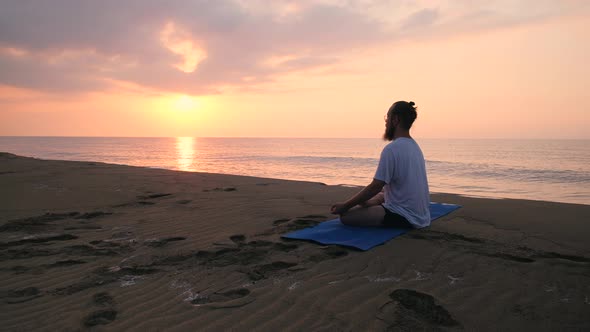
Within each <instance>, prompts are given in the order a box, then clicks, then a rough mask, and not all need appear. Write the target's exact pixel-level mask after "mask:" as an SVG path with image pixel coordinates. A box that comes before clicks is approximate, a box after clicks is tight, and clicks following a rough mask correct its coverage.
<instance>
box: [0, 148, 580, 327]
mask: <svg viewBox="0 0 590 332" xmlns="http://www.w3.org/2000/svg"><path fill="white" fill-rule="evenodd" d="M356 191H358V188H347V187H341V186H326V185H323V184H320V183H312V182H297V181H285V180H276V179H263V178H254V177H242V176H232V175H219V174H205V173H189V172H177V171H170V170H160V169H147V168H140V167H130V166H121V165H111V164H103V163H94V162H71V161H47V160H38V159H33V158H24V157H18V156H14V155H11V154H7V153H3V154H0V276H1V284H0V320H1V324H0V329H2V330H26V331H28V330H47V331H58V330H60V331H69V330H80V329H87V328H90V329H93V330H142V331H152V330H170V331H194V330H199V331H201V330H210V331H224V330H241V331H249V330H262V331H275V330H286V331H303V330H305V331H307V330H311V331H383V330H388V329H389V330H394V331H397V330H400V331H404V330H407V331H414V330H449V331H452V330H468V331H471V330H478V331H488V330H489V331H492V330H503V331H523V330H538V331H549V330H560V331H564V330H565V331H570V330H571V331H581V330H590V240H589V239H590V227H589V226H590V205H575V204H562V203H550V202H540V201H525V200H507V199H483V198H470V197H463V196H458V195H449V194H432V200H433V201H437V202H446V203H455V204H460V205H462V206H463V207H462V208H461V209H459V210H457V211H455V212H453V213H452V214H450V215H448V216H445V217H443V218H441V219H439V220H437V221H435V222H434V223H433V224H432V226H431V227H429V228H426V229H421V230H414V231H411V232H409V233H407V234H405V235H402V236H400V237H398V238H395V239H393V240H391V241H389V242H387V243H385V244H384V245H381V246H378V247H376V248H374V249H372V250H370V251H367V252H361V251H357V250H352V249H347V248H344V247H339V246H322V245H318V244H314V243H311V242H305V241H286V240H281V238H280V235H281V234H283V233H285V232H288V231H290V230H295V229H300V228H303V227H308V226H310V225H314V224H317V223H319V222H321V221H325V220H329V219H332V218H333V216H331V215H330V214H329V208H330V206H331V204H332V203H334V202H337V201H342V200H344V199H346V198H348V197H349V196H350V195H351V194H353V193H355V192H356Z"/></svg>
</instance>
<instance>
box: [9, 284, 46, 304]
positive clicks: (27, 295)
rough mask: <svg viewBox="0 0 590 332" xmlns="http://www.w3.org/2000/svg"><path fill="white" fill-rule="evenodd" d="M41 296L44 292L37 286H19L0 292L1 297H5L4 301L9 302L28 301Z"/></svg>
mask: <svg viewBox="0 0 590 332" xmlns="http://www.w3.org/2000/svg"><path fill="white" fill-rule="evenodd" d="M41 296H42V294H41V292H40V291H39V289H38V288H37V287H26V288H18V289H15V290H11V291H7V292H4V293H1V294H0V297H2V298H3V299H4V303H7V304H15V303H23V302H28V301H31V300H33V299H36V298H38V297H41Z"/></svg>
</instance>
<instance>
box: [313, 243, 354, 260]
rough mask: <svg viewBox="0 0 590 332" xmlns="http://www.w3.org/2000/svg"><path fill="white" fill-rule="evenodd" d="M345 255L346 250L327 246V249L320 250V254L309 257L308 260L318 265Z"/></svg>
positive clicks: (346, 253)
mask: <svg viewBox="0 0 590 332" xmlns="http://www.w3.org/2000/svg"><path fill="white" fill-rule="evenodd" d="M347 255H348V250H346V249H344V248H342V247H338V246H329V247H327V248H324V249H322V252H321V253H320V254H316V255H312V256H310V257H309V258H308V260H310V261H312V262H315V263H318V262H321V261H325V260H328V259H335V258H340V257H344V256H347Z"/></svg>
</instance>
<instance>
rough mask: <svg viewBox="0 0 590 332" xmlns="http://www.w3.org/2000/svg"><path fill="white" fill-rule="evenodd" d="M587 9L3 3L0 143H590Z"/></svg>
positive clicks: (540, 2) (328, 0) (490, 3)
mask: <svg viewBox="0 0 590 332" xmlns="http://www.w3.org/2000/svg"><path fill="white" fill-rule="evenodd" d="M589 41H590V1H586V0H579V1H578V0H553V1H546V0H522V1H519V0H485V1H484V0H480V1H472V0H446V1H434V0H432V1H425V0H422V1H411V0H391V1H380V0H358V1H353V0H317V1H311V0H309V1H308V0H302V1H287V0H272V1H271V0H268V1H262V0H231V1H230V0H216V1H200V0H192V1H190V0H170V1H160V0H125V1H120V0H102V1H93V0H52V1H42V0H37V1H32V0H0V136H139V137H160V136H165V137H186V136H190V137H381V135H382V133H383V129H384V122H383V115H384V114H385V113H386V112H387V109H388V108H389V107H390V106H391V104H392V103H393V102H395V101H398V100H406V101H414V102H415V103H416V106H417V107H418V119H417V120H416V122H415V124H414V127H413V128H412V135H413V136H414V137H417V138H524V139H529V138H531V139H538V138H540V139H590V131H589V130H588V129H587V128H589V127H590V98H589V95H590V94H589V93H588V91H589V90H588V88H587V87H588V86H590V64H589V61H588V59H590V42H589Z"/></svg>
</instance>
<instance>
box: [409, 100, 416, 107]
mask: <svg viewBox="0 0 590 332" xmlns="http://www.w3.org/2000/svg"><path fill="white" fill-rule="evenodd" d="M408 104H410V106H412V107H414V105H416V104H415V103H414V102H413V101H411V102H409V103H408Z"/></svg>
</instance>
